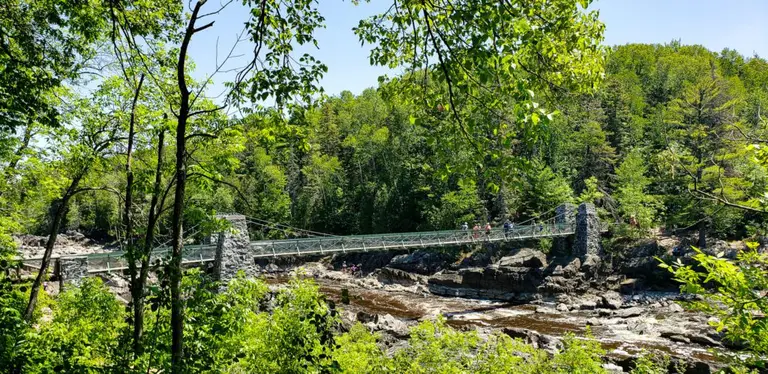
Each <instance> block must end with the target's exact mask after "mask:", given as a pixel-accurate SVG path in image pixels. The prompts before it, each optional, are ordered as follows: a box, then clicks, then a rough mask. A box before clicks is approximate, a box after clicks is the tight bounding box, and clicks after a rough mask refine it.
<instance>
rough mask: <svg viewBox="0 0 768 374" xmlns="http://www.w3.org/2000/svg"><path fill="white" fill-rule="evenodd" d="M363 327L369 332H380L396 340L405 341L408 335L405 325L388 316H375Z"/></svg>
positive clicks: (406, 325)
mask: <svg viewBox="0 0 768 374" xmlns="http://www.w3.org/2000/svg"><path fill="white" fill-rule="evenodd" d="M365 325H366V326H368V328H370V329H371V330H374V331H382V332H385V333H388V334H390V335H393V336H395V337H396V338H398V339H405V338H407V337H408V335H409V333H410V331H409V328H408V324H407V323H405V322H403V321H402V320H400V319H397V318H395V317H393V316H392V315H390V314H377V315H375V316H374V318H373V320H372V321H369V322H367V323H366V324H365Z"/></svg>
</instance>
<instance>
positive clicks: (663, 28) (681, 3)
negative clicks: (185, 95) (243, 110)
mask: <svg viewBox="0 0 768 374" xmlns="http://www.w3.org/2000/svg"><path fill="white" fill-rule="evenodd" d="M219 1H223V0H210V1H209V2H208V4H206V6H205V7H206V8H207V11H211V10H215V9H216V6H217V4H218V2H219ZM239 4H240V1H235V2H233V3H232V4H230V6H229V7H227V8H226V9H225V10H224V11H223V12H222V13H221V14H219V15H218V16H217V17H216V18H215V19H216V24H215V25H214V27H213V28H211V29H208V30H206V31H203V32H201V33H200V34H197V35H195V38H194V39H193V41H192V45H191V47H190V56H191V57H192V58H193V59H194V61H195V63H196V65H197V69H196V72H195V73H194V74H193V75H194V76H195V77H196V78H197V79H202V78H204V77H205V74H210V73H211V72H213V71H214V70H215V67H216V63H217V61H216V60H217V58H216V44H217V39H218V46H219V47H218V55H219V63H220V62H221V59H223V57H224V56H225V55H226V54H227V53H228V52H229V48H231V46H232V44H233V42H234V40H235V35H237V33H238V32H239V31H240V30H241V29H242V25H243V22H244V21H245V19H246V18H247V15H248V14H247V11H246V9H245V8H243V7H241V6H239ZM389 4H391V2H390V0H373V1H372V3H361V4H360V5H359V6H354V5H353V4H352V3H351V2H350V1H349V0H346V1H342V0H321V1H320V11H321V13H322V14H323V16H324V17H325V18H326V25H327V26H326V28H325V29H322V30H320V31H319V32H318V33H317V39H318V43H319V46H320V49H319V50H315V51H311V53H312V54H313V55H314V56H315V57H317V58H318V59H320V60H321V61H323V62H324V63H325V64H326V65H327V66H328V73H327V74H326V75H325V77H324V78H323V80H322V81H321V85H322V86H323V87H324V88H325V91H326V93H328V94H331V95H335V94H338V93H340V92H341V91H343V90H349V91H352V92H353V93H360V92H361V91H362V90H364V89H365V88H368V87H373V86H376V85H377V78H378V77H379V76H380V75H382V74H386V73H387V72H388V70H387V69H385V68H381V67H372V66H370V65H369V61H368V52H369V51H370V48H369V46H364V47H361V45H360V42H359V41H358V39H357V37H356V36H355V35H354V34H353V32H352V28H353V27H354V26H356V25H357V23H358V21H359V20H360V19H362V18H365V17H367V16H370V15H373V14H376V13H380V12H382V11H384V10H385V9H386V8H387V7H388V6H389ZM591 9H598V10H599V11H600V19H601V20H602V21H603V22H604V23H605V25H606V31H605V44H606V45H616V44H626V43H667V42H669V41H671V40H673V39H680V40H681V42H682V43H684V44H702V45H704V46H705V47H707V48H709V49H711V50H714V51H720V50H722V49H723V48H725V47H728V48H732V49H735V50H737V51H739V52H740V53H742V54H744V55H748V56H751V55H753V54H755V53H757V54H758V55H760V56H763V57H768V0H730V1H729V0H718V1H715V0H697V1H696V0H597V1H596V2H595V3H593V5H592V6H591ZM204 10H206V9H205V8H204ZM240 53H242V54H244V55H247V50H246V49H244V48H239V49H237V50H236V51H235V54H236V55H237V54H240ZM244 62H245V57H241V58H239V59H238V58H235V59H232V60H230V62H229V63H228V64H227V65H225V67H224V69H227V68H235V67H237V66H238V65H241V64H243V63H244ZM228 79H231V77H230V75H228V74H219V75H217V76H216V77H215V78H214V81H215V84H214V86H213V87H212V88H211V89H210V90H208V94H209V95H211V96H215V95H216V94H218V92H220V91H221V89H222V86H221V84H220V83H221V82H223V81H225V80H228Z"/></svg>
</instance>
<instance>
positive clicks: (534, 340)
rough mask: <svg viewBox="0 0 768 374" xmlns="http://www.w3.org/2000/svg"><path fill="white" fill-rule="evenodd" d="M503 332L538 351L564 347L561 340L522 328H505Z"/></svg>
mask: <svg viewBox="0 0 768 374" xmlns="http://www.w3.org/2000/svg"><path fill="white" fill-rule="evenodd" d="M502 331H503V332H504V333H505V334H507V335H508V336H509V337H511V338H513V339H520V340H522V341H523V342H525V343H528V344H530V345H532V346H533V347H534V348H537V349H548V350H556V349H558V348H560V347H562V342H560V340H559V339H557V338H555V337H553V336H549V335H545V334H540V333H538V332H536V331H533V330H528V329H524V328H520V327H505V328H504V329H503V330H502Z"/></svg>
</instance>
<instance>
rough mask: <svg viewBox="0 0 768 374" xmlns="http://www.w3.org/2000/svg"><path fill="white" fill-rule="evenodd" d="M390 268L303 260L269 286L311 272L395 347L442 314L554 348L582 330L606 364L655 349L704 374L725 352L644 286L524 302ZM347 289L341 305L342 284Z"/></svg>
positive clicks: (688, 315) (348, 316) (351, 316)
mask: <svg viewBox="0 0 768 374" xmlns="http://www.w3.org/2000/svg"><path fill="white" fill-rule="evenodd" d="M390 272H391V270H383V271H381V270H379V271H374V272H372V273H370V274H368V275H367V276H364V277H353V276H351V275H349V274H346V273H343V272H340V271H335V270H330V269H328V267H327V265H326V264H322V263H309V264H305V265H304V266H301V267H298V268H295V269H293V271H292V272H291V273H292V274H291V275H287V274H281V275H272V276H270V277H269V278H268V279H269V281H270V282H271V283H273V284H274V285H276V286H277V285H279V284H281V283H283V282H284V281H285V280H286V279H287V277H289V276H297V275H298V276H301V277H309V278H313V279H314V280H315V281H316V282H317V283H318V285H319V286H320V288H321V290H322V291H323V292H324V293H325V294H326V295H328V296H329V298H331V299H332V300H334V301H335V302H336V303H337V304H339V305H340V309H342V317H343V320H344V323H345V325H347V326H349V325H351V324H352V323H354V322H361V323H364V324H365V325H367V326H368V327H369V328H370V329H371V330H372V331H379V332H382V333H383V334H384V336H385V338H384V339H383V340H384V344H387V345H389V346H397V345H398V344H400V343H402V340H403V339H406V338H407V336H408V329H409V327H410V326H413V325H414V324H416V323H418V322H419V321H422V320H425V319H431V318H436V317H437V316H440V315H441V316H443V317H444V318H445V319H446V321H447V323H448V324H450V325H451V326H453V327H455V328H459V329H475V330H478V331H479V332H480V333H481V334H490V333H492V332H493V331H503V332H504V333H506V334H508V335H510V336H512V337H516V338H521V339H523V340H525V341H526V342H528V343H531V344H533V345H535V346H537V347H539V348H543V349H549V350H555V349H557V348H558V347H560V344H561V343H560V341H561V339H562V337H563V336H564V335H565V334H567V333H573V334H576V335H577V336H584V335H585V334H586V333H587V329H590V330H591V333H592V334H593V336H594V337H595V338H596V339H598V340H599V341H600V342H601V344H602V346H603V347H604V348H605V349H606V351H607V352H608V360H609V361H610V362H611V363H612V364H611V365H613V366H612V367H613V369H614V370H616V371H617V372H619V370H622V369H624V370H627V371H628V370H629V369H630V367H631V365H632V362H633V360H634V359H635V358H636V357H637V356H638V355H639V354H642V353H643V352H661V353H665V354H668V355H670V356H672V357H673V358H675V359H677V360H682V361H685V362H687V363H688V371H687V372H691V373H709V372H712V371H714V370H715V369H716V368H718V367H720V366H721V363H720V361H719V360H718V358H717V357H716V354H718V353H728V352H729V349H728V348H726V347H724V344H723V342H722V341H721V339H720V336H719V335H718V334H716V333H715V332H714V331H712V330H711V329H710V328H709V327H708V325H707V322H708V319H707V317H706V316H704V315H701V314H698V313H692V312H686V311H684V309H683V308H682V307H681V306H680V305H679V304H678V301H684V300H683V298H681V297H680V296H679V295H678V294H676V293H664V292H644V293H637V294H635V295H621V294H619V293H617V292H615V291H607V292H604V293H602V294H600V293H596V292H595V293H592V292H590V293H586V294H583V295H578V296H572V295H564V294H561V295H557V296H544V295H542V296H541V297H537V298H534V299H533V300H531V301H529V302H525V303H519V302H514V303H513V302H508V301H498V300H495V301H494V300H482V299H471V298H463V297H449V296H440V295H435V294H432V293H431V292H429V287H428V285H427V284H426V283H428V281H429V279H428V277H418V276H417V277H411V278H409V279H412V280H414V282H413V283H410V284H408V283H407V282H403V281H402V280H401V282H393V279H392V278H393V277H392V275H391V274H390ZM344 289H346V290H347V291H348V293H349V295H350V302H349V304H348V305H343V304H342V303H341V294H342V290H344Z"/></svg>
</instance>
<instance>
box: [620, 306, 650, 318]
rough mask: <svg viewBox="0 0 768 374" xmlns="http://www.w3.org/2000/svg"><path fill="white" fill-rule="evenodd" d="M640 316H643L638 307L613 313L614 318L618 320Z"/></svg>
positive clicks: (641, 310)
mask: <svg viewBox="0 0 768 374" xmlns="http://www.w3.org/2000/svg"><path fill="white" fill-rule="evenodd" d="M642 314H643V308H640V307H632V308H627V309H621V310H617V311H615V312H614V313H613V315H614V317H619V318H632V317H639V316H640V315H642Z"/></svg>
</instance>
